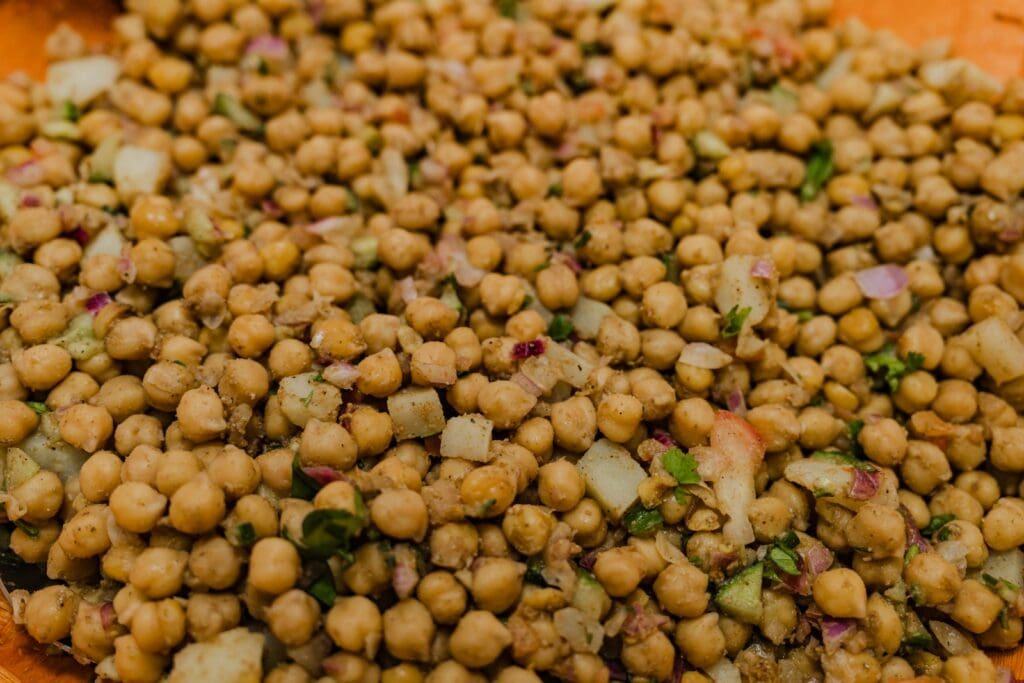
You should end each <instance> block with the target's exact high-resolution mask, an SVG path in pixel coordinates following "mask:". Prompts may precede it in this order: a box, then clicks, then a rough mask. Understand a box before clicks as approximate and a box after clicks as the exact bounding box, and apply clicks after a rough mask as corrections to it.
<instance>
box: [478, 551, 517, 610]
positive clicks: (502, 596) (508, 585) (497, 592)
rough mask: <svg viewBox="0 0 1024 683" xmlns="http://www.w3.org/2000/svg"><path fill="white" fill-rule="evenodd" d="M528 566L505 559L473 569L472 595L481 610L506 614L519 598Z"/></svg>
mask: <svg viewBox="0 0 1024 683" xmlns="http://www.w3.org/2000/svg"><path fill="white" fill-rule="evenodd" d="M525 573H526V566H525V565H522V564H520V563H518V562H514V561H512V560H510V559H507V558H503V557H491V558H487V559H485V560H483V561H482V562H480V563H479V564H478V565H477V566H475V567H474V569H473V580H472V583H471V587H470V593H471V595H472V596H473V601H474V602H475V603H476V606H477V607H478V608H479V609H485V610H487V611H489V612H494V613H495V614H498V613H501V612H504V611H505V610H506V609H508V608H509V607H511V606H512V605H513V604H514V603H515V602H516V600H517V599H518V597H519V593H520V591H521V590H522V587H523V575H524V574H525Z"/></svg>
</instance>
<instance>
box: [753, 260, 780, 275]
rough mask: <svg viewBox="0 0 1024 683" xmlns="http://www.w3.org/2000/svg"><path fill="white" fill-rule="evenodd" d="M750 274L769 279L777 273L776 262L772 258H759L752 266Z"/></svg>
mask: <svg viewBox="0 0 1024 683" xmlns="http://www.w3.org/2000/svg"><path fill="white" fill-rule="evenodd" d="M750 274H751V275H752V276H754V277H757V278H762V279H764V280H769V279H771V278H772V277H773V276H774V275H775V263H773V262H772V260H771V259H767V258H759V259H757V260H756V261H754V265H752V266H751V267H750Z"/></svg>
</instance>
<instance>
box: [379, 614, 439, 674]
mask: <svg viewBox="0 0 1024 683" xmlns="http://www.w3.org/2000/svg"><path fill="white" fill-rule="evenodd" d="M383 626H384V645H385V647H387V649H388V652H390V653H391V654H392V655H393V656H394V657H397V658H398V659H403V660H411V661H419V662H425V661H428V660H429V656H430V644H431V641H433V639H434V633H435V632H436V627H435V626H434V621H433V620H432V619H431V618H430V612H429V611H428V610H427V608H426V607H424V606H423V603H421V602H419V601H418V600H414V599H411V598H407V599H405V600H401V601H399V602H398V604H396V605H395V606H394V607H391V608H390V609H388V610H387V611H386V612H384V617H383Z"/></svg>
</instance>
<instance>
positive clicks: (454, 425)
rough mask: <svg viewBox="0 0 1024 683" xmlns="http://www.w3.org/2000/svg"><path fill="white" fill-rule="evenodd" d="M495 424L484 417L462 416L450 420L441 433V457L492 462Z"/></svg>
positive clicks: (475, 415) (474, 415)
mask: <svg viewBox="0 0 1024 683" xmlns="http://www.w3.org/2000/svg"><path fill="white" fill-rule="evenodd" d="M493 429H494V423H493V422H491V421H490V420H488V419H487V418H486V417H484V416H483V415H477V414H471V415H460V416H458V417H453V418H452V419H450V420H448V424H446V425H445V427H444V431H443V432H441V457H443V458H462V459H463V460H472V461H474V462H490V460H491V457H492V456H491V455H490V448H491V431H492V430H493Z"/></svg>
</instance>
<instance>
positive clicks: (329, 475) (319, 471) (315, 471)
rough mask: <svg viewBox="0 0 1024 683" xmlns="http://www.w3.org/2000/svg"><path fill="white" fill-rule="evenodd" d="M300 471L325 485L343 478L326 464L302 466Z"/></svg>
mask: <svg viewBox="0 0 1024 683" xmlns="http://www.w3.org/2000/svg"><path fill="white" fill-rule="evenodd" d="M302 472H303V473H304V474H305V475H306V476H308V477H309V478H310V479H312V480H313V481H315V482H316V483H318V484H320V485H321V486H326V485H327V484H330V483H331V482H332V481H338V480H340V479H342V478H343V477H342V474H341V473H340V472H338V471H337V470H335V469H334V468H332V467H328V466H327V465H314V466H312V467H303V468H302Z"/></svg>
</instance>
